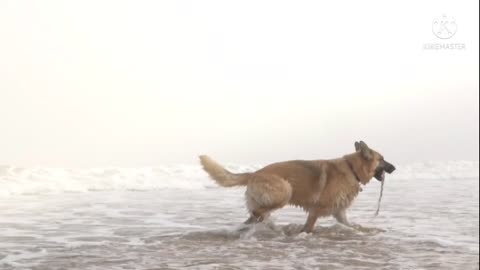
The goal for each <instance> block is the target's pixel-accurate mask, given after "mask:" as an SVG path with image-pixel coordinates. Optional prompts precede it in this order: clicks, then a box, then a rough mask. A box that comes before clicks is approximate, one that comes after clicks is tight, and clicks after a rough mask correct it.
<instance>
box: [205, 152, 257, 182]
mask: <svg viewBox="0 0 480 270" xmlns="http://www.w3.org/2000/svg"><path fill="white" fill-rule="evenodd" d="M200 163H201V164H202V166H203V169H204V170H205V171H206V172H207V173H208V174H209V175H210V177H211V178H212V179H213V180H215V182H217V184H219V185H220V186H222V187H233V186H245V185H247V183H248V178H249V176H250V173H231V172H229V171H227V170H226V169H225V168H223V167H222V165H220V164H218V163H217V162H215V161H214V160H213V159H211V158H210V157H209V156H200Z"/></svg>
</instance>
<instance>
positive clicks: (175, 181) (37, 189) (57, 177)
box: [0, 161, 479, 197]
mask: <svg viewBox="0 0 480 270" xmlns="http://www.w3.org/2000/svg"><path fill="white" fill-rule="evenodd" d="M227 167H228V168H229V169H230V170H231V171H233V172H245V171H254V170H256V169H258V168H260V167H261V166H259V165H257V166H238V165H237V166H235V165H229V166H227ZM478 176H479V163H478V161H475V162H472V161H450V162H423V163H414V164H410V165H405V166H398V170H397V171H396V172H395V173H394V174H393V175H392V176H391V177H392V178H393V179H467V178H478ZM212 187H216V185H215V184H214V183H213V181H210V180H209V179H208V177H206V174H205V173H204V172H203V171H202V169H201V168H200V166H196V165H172V166H161V167H145V168H114V167H109V168H94V169H63V168H42V167H34V168H22V167H14V166H0V197H5V196H10V195H18V194H45V193H61V192H86V191H94V190H155V189H164V188H176V189H203V188H212Z"/></svg>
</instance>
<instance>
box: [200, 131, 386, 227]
mask: <svg viewBox="0 0 480 270" xmlns="http://www.w3.org/2000/svg"><path fill="white" fill-rule="evenodd" d="M200 162H201V164H202V166H203V168H204V170H205V171H206V172H207V173H208V174H209V175H210V177H211V178H212V179H213V180H215V182H217V183H218V184H219V185H220V186H223V187H232V186H246V191H245V200H246V206H247V209H248V211H249V213H250V217H249V218H248V219H247V220H246V221H245V223H254V222H261V221H263V220H264V219H265V218H267V217H268V216H269V215H270V213H271V212H273V211H274V210H276V209H279V208H282V207H284V206H285V205H287V204H289V205H294V206H298V207H301V208H303V209H304V210H305V211H306V212H308V218H307V221H306V223H305V225H304V226H303V229H302V231H304V232H307V233H309V232H312V230H313V228H314V226H315V222H316V221H317V219H318V218H319V217H326V216H333V217H335V219H336V220H337V221H338V222H339V223H341V224H344V225H346V226H350V227H355V225H354V224H351V223H349V221H348V219H347V216H346V210H347V209H348V207H350V205H351V204H352V202H353V200H354V199H355V197H356V196H357V195H358V193H359V192H360V191H361V185H366V184H367V183H368V182H370V180H371V179H372V178H373V177H375V178H377V179H378V180H380V181H383V180H384V177H385V172H387V173H392V172H393V171H394V170H395V167H394V166H393V165H392V164H390V163H388V162H387V161H385V159H384V157H383V156H382V155H381V154H380V153H379V152H377V151H375V150H373V149H370V148H369V147H368V145H367V144H366V143H365V142H363V141H361V142H355V152H354V153H352V154H348V155H345V156H343V157H342V158H338V159H330V160H292V161H285V162H279V163H273V164H270V165H268V166H266V167H264V168H262V169H260V170H258V171H256V172H250V173H238V174H236V173H232V172H229V171H228V170H226V169H225V168H224V167H222V166H221V165H220V164H218V163H217V162H215V161H214V160H212V159H211V158H210V157H208V156H200Z"/></svg>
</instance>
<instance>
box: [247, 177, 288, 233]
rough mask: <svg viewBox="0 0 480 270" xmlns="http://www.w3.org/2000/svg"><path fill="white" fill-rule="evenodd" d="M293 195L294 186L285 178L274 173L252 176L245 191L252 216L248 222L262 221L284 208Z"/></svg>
mask: <svg viewBox="0 0 480 270" xmlns="http://www.w3.org/2000/svg"><path fill="white" fill-rule="evenodd" d="M291 196H292V187H291V186H290V184H289V183H288V182H287V181H285V180H284V179H283V178H280V177H278V176H274V175H256V176H254V177H252V179H251V180H250V181H249V183H248V185H247V190H246V191H245V199H246V204H247V208H248V211H249V212H250V217H249V218H248V219H247V220H246V221H245V223H246V224H248V223H256V222H262V221H263V220H265V219H266V218H268V216H269V215H270V213H271V212H272V211H274V210H276V209H279V208H282V207H283V206H285V205H286V204H287V203H288V202H289V201H290V197H291Z"/></svg>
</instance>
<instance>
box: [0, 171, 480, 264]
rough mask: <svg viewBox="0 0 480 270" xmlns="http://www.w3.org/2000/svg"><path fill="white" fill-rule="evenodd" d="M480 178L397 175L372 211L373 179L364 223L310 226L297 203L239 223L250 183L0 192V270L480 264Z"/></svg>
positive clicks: (356, 209) (363, 197)
mask: <svg viewBox="0 0 480 270" xmlns="http://www.w3.org/2000/svg"><path fill="white" fill-rule="evenodd" d="M204 180H205V179H204ZM202 181H203V180H202ZM207 181H208V180H207ZM478 183H479V180H478V177H476V178H464V179H424V180H421V179H411V180H409V179H402V180H400V179H395V178H393V177H392V179H387V182H386V185H385V192H384V198H383V202H382V209H381V211H380V215H379V216H378V217H376V218H373V214H374V212H375V208H376V200H377V199H378V194H379V188H380V184H379V183H378V182H376V181H375V182H372V184H370V185H368V186H366V187H365V188H364V191H363V192H362V193H360V195H359V197H358V198H357V200H356V202H355V204H354V205H353V207H352V208H351V209H350V210H349V218H350V220H351V221H353V222H355V223H357V224H360V225H362V226H364V227H368V228H370V230H369V231H368V232H360V231H356V230H353V229H350V228H347V227H344V226H341V225H338V224H336V223H335V221H334V220H333V219H331V218H326V219H321V220H319V222H318V223H317V226H316V229H315V231H314V233H312V234H305V233H299V232H300V229H301V227H302V225H303V223H304V222H305V218H306V214H305V213H303V211H302V210H300V209H296V208H285V209H282V210H280V211H277V212H275V213H274V214H273V215H272V217H271V218H270V219H269V220H268V221H267V222H265V223H263V224H257V225H252V226H244V225H242V222H243V221H244V220H245V219H246V218H247V214H246V211H245V208H244V202H243V192H244V189H242V188H230V189H225V188H219V187H215V186H213V185H212V186H207V187H206V188H185V187H184V188H176V187H172V188H168V187H163V188H161V189H158V190H143V191H129V190H109V191H90V192H61V193H55V194H42V193H35V194H30V195H26V194H17V195H15V196H6V197H3V198H2V197H0V217H1V219H0V228H1V230H0V269H5V270H7V269H45V270H47V269H48V270H54V269H319V268H320V269H478V268H479V248H478V245H479V228H478V224H479V193H478ZM194 186H195V185H194Z"/></svg>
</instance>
